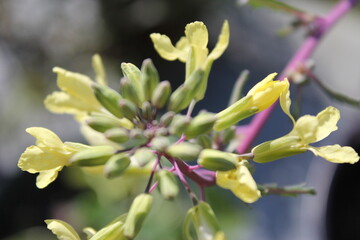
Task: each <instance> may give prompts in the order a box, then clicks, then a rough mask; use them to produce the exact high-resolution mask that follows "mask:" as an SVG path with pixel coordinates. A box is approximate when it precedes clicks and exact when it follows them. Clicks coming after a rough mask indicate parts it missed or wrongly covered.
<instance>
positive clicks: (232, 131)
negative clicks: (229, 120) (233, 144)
mask: <svg viewBox="0 0 360 240" xmlns="http://www.w3.org/2000/svg"><path fill="white" fill-rule="evenodd" d="M235 136H236V127H235V126H233V127H229V128H227V129H225V130H224V132H223V144H224V145H227V144H229V143H230V141H231V140H233V139H234V138H235Z"/></svg>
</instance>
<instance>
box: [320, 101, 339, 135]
mask: <svg viewBox="0 0 360 240" xmlns="http://www.w3.org/2000/svg"><path fill="white" fill-rule="evenodd" d="M316 118H317V120H318V125H319V126H318V129H317V132H316V142H317V141H320V140H322V139H324V138H326V137H327V136H329V134H330V133H332V132H333V131H336V130H337V126H336V124H337V122H338V121H339V119H340V112H339V110H338V109H336V108H334V107H331V106H330V107H327V108H326V109H324V110H323V111H321V112H320V113H318V115H317V116H316Z"/></svg>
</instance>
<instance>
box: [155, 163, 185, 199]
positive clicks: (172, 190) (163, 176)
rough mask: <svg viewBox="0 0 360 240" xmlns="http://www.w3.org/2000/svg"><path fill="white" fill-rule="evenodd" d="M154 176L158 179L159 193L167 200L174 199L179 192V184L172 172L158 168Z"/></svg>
mask: <svg viewBox="0 0 360 240" xmlns="http://www.w3.org/2000/svg"><path fill="white" fill-rule="evenodd" d="M156 176H157V179H158V181H159V189H160V193H161V195H162V196H163V197H164V198H165V199H168V200H172V199H174V198H175V197H176V196H177V195H178V193H179V186H178V184H177V181H176V178H175V176H174V174H172V173H171V172H169V171H167V170H160V171H158V172H157V174H156Z"/></svg>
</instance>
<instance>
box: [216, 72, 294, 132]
mask: <svg viewBox="0 0 360 240" xmlns="http://www.w3.org/2000/svg"><path fill="white" fill-rule="evenodd" d="M275 76H276V73H272V74H269V75H268V76H267V77H266V78H265V79H263V80H262V81H261V82H259V83H257V84H256V85H255V86H254V87H253V88H252V89H251V90H250V91H249V92H248V94H247V95H246V96H245V97H243V98H241V99H240V100H238V101H237V102H235V103H234V104H232V105H231V106H229V107H228V108H226V109H224V110H223V111H221V112H219V113H218V114H216V117H217V118H218V120H217V121H216V122H215V125H214V129H215V130H216V131H221V130H223V129H225V128H228V127H230V126H233V125H234V124H236V123H237V122H239V121H241V120H242V119H245V118H247V117H250V116H251V115H253V114H255V113H258V112H260V111H263V110H265V109H266V108H268V107H270V106H271V105H272V104H273V103H274V102H275V101H276V100H277V99H278V98H279V97H280V98H281V99H284V101H286V99H287V98H286V96H287V95H288V92H289V82H288V80H287V79H285V80H284V81H279V80H277V81H273V79H274V77H275Z"/></svg>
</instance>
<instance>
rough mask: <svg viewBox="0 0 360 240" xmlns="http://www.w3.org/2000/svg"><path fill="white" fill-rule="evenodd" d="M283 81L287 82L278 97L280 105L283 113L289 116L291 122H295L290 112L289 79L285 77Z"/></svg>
mask: <svg viewBox="0 0 360 240" xmlns="http://www.w3.org/2000/svg"><path fill="white" fill-rule="evenodd" d="M284 81H286V82H287V86H286V88H285V90H284V91H283V92H282V93H281V94H280V99H279V100H280V106H281V108H282V110H283V111H284V113H285V114H286V115H288V116H289V118H290V119H291V121H292V122H293V124H295V119H294V118H293V116H292V115H291V113H290V105H291V99H290V91H289V87H290V84H289V81H288V79H287V78H285V79H284Z"/></svg>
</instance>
